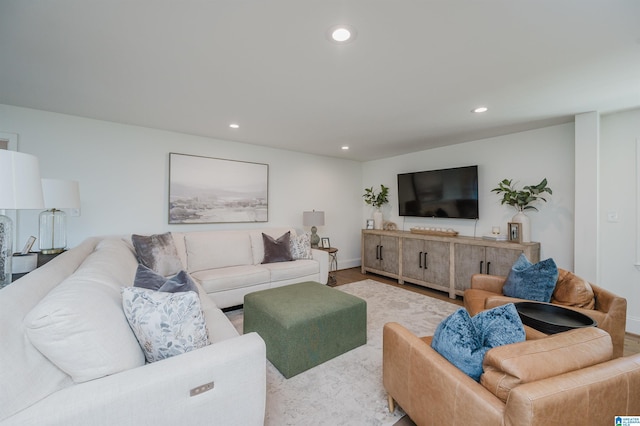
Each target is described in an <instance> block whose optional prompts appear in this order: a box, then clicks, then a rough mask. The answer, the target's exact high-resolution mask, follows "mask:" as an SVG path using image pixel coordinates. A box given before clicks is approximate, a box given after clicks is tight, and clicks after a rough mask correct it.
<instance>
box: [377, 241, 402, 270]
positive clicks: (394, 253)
mask: <svg viewBox="0 0 640 426" xmlns="http://www.w3.org/2000/svg"><path fill="white" fill-rule="evenodd" d="M379 257H380V267H381V269H382V270H383V271H385V272H389V273H392V274H394V275H397V274H398V272H399V267H398V266H399V261H398V260H399V259H398V257H399V252H398V237H389V236H387V235H382V236H380V252H379Z"/></svg>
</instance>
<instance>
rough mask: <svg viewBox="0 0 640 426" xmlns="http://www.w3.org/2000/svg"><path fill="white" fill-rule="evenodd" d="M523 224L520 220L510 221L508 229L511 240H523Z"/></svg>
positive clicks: (517, 241)
mask: <svg viewBox="0 0 640 426" xmlns="http://www.w3.org/2000/svg"><path fill="white" fill-rule="evenodd" d="M521 227H522V224H520V223H518V222H509V223H508V224H507V230H508V232H509V241H511V242H513V243H521V242H522V228H521Z"/></svg>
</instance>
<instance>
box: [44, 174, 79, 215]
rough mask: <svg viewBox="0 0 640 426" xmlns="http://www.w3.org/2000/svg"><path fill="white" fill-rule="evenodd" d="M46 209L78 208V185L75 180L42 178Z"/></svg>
mask: <svg viewBox="0 0 640 426" xmlns="http://www.w3.org/2000/svg"><path fill="white" fill-rule="evenodd" d="M42 193H43V195H44V207H45V208H46V209H79V208H80V186H79V185H78V182H77V181H75V180H63V179H42Z"/></svg>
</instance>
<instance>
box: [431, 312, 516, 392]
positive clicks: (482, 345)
mask: <svg viewBox="0 0 640 426" xmlns="http://www.w3.org/2000/svg"><path fill="white" fill-rule="evenodd" d="M524 340H525V331H524V326H523V325H522V321H521V320H520V316H519V315H518V311H517V310H516V307H515V305H514V304H513V303H508V304H506V305H502V306H498V307H496V308H493V309H488V310H486V311H482V312H480V313H479V314H477V315H476V316H474V317H470V316H469V314H468V313H467V311H466V310H465V309H464V308H460V309H458V310H457V311H456V312H454V313H453V314H452V315H450V316H449V317H447V318H445V319H444V321H442V322H441V323H440V324H439V325H438V328H437V329H436V332H435V334H434V335H433V340H432V341H431V347H432V348H433V349H434V350H435V351H436V352H438V353H439V354H440V355H442V356H443V357H445V358H446V359H447V360H448V361H449V362H450V363H451V364H453V365H455V366H456V367H457V368H459V369H460V370H461V371H462V372H463V373H465V374H466V375H468V376H469V377H471V378H472V379H474V380H475V381H478V380H480V376H481V375H482V361H483V360H484V355H485V354H486V353H487V351H488V350H489V349H491V348H495V347H497V346H502V345H508V344H510V343H516V342H522V341H524Z"/></svg>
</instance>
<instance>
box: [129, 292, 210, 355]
mask: <svg viewBox="0 0 640 426" xmlns="http://www.w3.org/2000/svg"><path fill="white" fill-rule="evenodd" d="M122 308H123V310H124V314H125V316H126V317H127V320H128V321H129V325H130V326H131V329H132V330H133V333H134V334H135V336H136V338H137V339H138V342H139V343H140V347H141V348H142V351H143V352H144V355H145V358H146V359H147V362H155V361H160V360H162V359H165V358H170V357H172V356H176V355H180V354H183V353H187V352H191V351H192V350H195V349H199V348H203V347H205V346H207V345H208V344H209V333H208V332H207V325H206V322H205V319H204V315H203V314H202V309H201V308H200V299H199V297H198V293H197V292H195V291H184V292H179V293H166V292H163V291H155V290H149V289H146V288H138V287H125V288H123V289H122Z"/></svg>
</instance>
